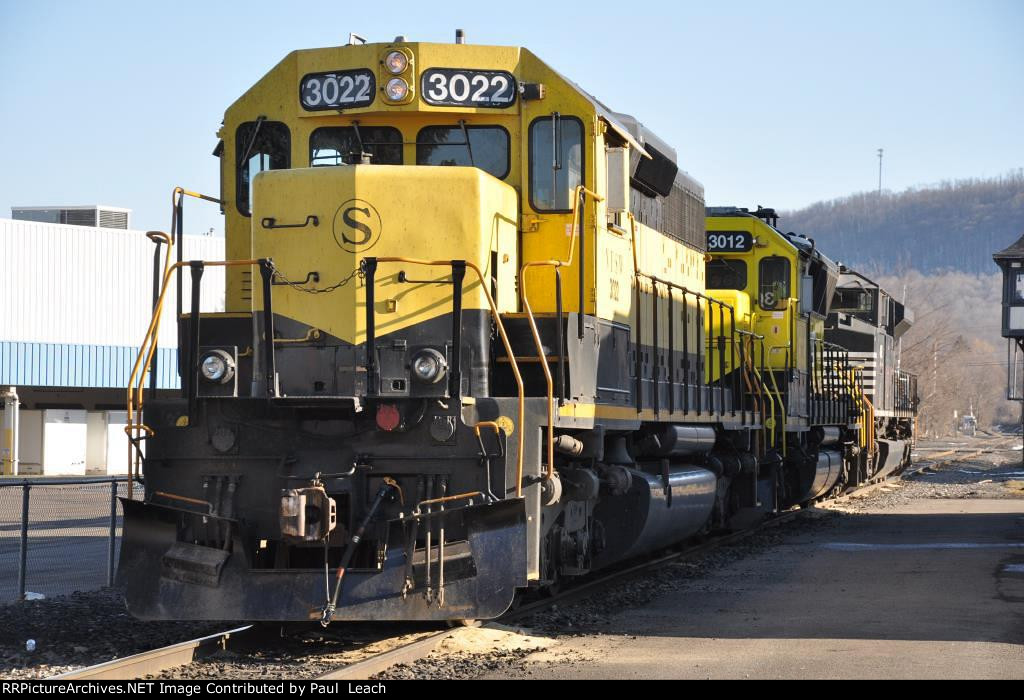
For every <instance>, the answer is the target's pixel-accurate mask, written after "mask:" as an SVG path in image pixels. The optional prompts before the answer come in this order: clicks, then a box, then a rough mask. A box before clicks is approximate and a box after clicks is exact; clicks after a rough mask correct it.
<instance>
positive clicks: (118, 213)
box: [11, 205, 132, 229]
mask: <svg viewBox="0 0 1024 700" xmlns="http://www.w3.org/2000/svg"><path fill="white" fill-rule="evenodd" d="M131 213H132V210H131V209H122V208H120V207H105V206H99V205H90V206H84V207H12V208H11V218H12V219H18V220H21V221H41V222H43V223H47V224H69V225H71V226H92V227H97V226H98V227H100V228H119V229H127V228H128V227H129V225H130V224H131Z"/></svg>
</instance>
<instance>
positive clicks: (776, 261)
mask: <svg viewBox="0 0 1024 700" xmlns="http://www.w3.org/2000/svg"><path fill="white" fill-rule="evenodd" d="M788 298H789V259H788V258H783V257H780V256H775V255H773V256H772V257H770V258H761V265H760V267H759V268H758V284H757V303H758V304H759V305H760V307H761V308H762V309H769V310H771V309H781V308H782V307H783V305H784V303H785V300H786V299H788Z"/></svg>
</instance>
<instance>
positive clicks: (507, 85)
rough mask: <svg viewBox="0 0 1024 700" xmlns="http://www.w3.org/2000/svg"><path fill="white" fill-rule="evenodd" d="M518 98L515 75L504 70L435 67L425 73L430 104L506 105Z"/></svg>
mask: <svg viewBox="0 0 1024 700" xmlns="http://www.w3.org/2000/svg"><path fill="white" fill-rule="evenodd" d="M515 98H516V81H515V78H514V77H512V75H511V74H510V73H506V72H504V71H463V70H452V69H447V68H434V69H431V70H428V71H425V72H424V73H423V99H424V100H425V101H426V102H427V103H429V104H434V105H463V106H472V107H507V106H509V105H510V104H512V103H513V102H515Z"/></svg>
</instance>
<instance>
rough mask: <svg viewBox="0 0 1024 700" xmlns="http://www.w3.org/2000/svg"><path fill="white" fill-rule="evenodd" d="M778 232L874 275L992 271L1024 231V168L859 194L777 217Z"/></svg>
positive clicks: (982, 272)
mask: <svg viewBox="0 0 1024 700" xmlns="http://www.w3.org/2000/svg"><path fill="white" fill-rule="evenodd" d="M779 216H780V218H779V228H781V229H782V230H784V231H795V232H796V233H802V234H806V235H807V236H808V237H810V238H813V239H815V241H816V242H817V244H818V247H819V248H820V249H822V250H824V251H827V253H826V254H827V255H828V256H829V257H831V258H832V259H833V260H836V261H838V262H844V263H846V264H848V265H851V266H853V267H856V268H858V269H861V270H865V271H869V272H871V273H874V274H890V275H891V274H899V273H902V272H905V271H908V270H917V271H919V272H922V273H925V274H928V273H933V272H941V271H947V270H957V271H961V272H967V273H971V274H990V273H992V272H994V271H995V269H996V268H995V265H994V264H993V263H992V253H993V252H995V251H997V250H1001V249H1003V248H1005V247H1006V246H1008V245H1009V244H1011V243H1013V242H1014V241H1015V240H1017V238H1018V237H1019V236H1020V235H1021V234H1022V233H1024V170H1016V171H1012V172H1010V173H1008V174H1007V175H1005V176H1003V177H1000V178H995V179H990V180H958V181H956V182H944V183H942V184H939V185H936V186H928V187H915V188H911V189H908V190H906V191H904V192H900V193H892V192H885V191H883V192H882V194H881V196H879V195H878V193H877V192H870V193H859V194H854V195H850V196H848V197H843V198H841V199H835V200H832V201H830V202H819V203H817V204H813V205H811V206H809V207H807V208H806V209H801V210H799V211H794V212H780V214H779Z"/></svg>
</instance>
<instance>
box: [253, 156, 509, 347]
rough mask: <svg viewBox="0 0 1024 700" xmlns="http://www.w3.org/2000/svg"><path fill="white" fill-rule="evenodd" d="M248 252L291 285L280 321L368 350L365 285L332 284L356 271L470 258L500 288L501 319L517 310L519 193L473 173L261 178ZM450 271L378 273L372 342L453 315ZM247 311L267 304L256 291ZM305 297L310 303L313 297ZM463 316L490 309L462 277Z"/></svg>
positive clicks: (385, 171)
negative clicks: (367, 262)
mask: <svg viewBox="0 0 1024 700" xmlns="http://www.w3.org/2000/svg"><path fill="white" fill-rule="evenodd" d="M253 200H254V206H253V218H252V252H253V256H254V257H260V258H263V257H266V258H271V259H273V261H274V264H275V267H276V269H277V270H278V271H279V276H280V278H282V279H287V280H288V281H289V282H292V283H295V282H302V281H303V280H306V282H305V283H304V284H301V285H298V286H301V287H303V289H299V288H297V286H295V285H294V284H293V285H291V286H289V285H278V286H276V287H275V289H274V300H273V302H274V305H273V308H274V313H275V316H284V317H287V318H288V319H291V320H294V321H296V322H299V323H301V324H303V325H305V326H310V327H314V328H317V329H319V330H320V331H322V332H324V333H326V334H327V335H328V336H330V337H333V338H337V339H339V340H342V341H344V342H347V343H351V344H359V343H362V342H365V339H366V325H365V323H366V322H365V316H366V314H365V310H366V295H365V285H363V284H361V283H358V282H357V283H355V284H352V283H349V284H343V285H340V286H336V285H339V282H341V281H343V280H346V279H347V278H352V277H353V275H358V271H359V267H360V264H361V262H362V261H363V260H364V259H366V258H368V257H373V258H377V259H381V258H391V257H401V258H406V259H423V260H435V259H438V258H440V259H445V260H453V259H460V260H466V261H468V262H472V263H474V264H476V265H477V266H478V267H479V268H480V269H481V270H483V271H485V272H486V275H487V276H490V277H492V278H494V279H495V280H496V282H497V286H496V291H497V295H496V296H497V302H498V305H499V310H501V311H512V310H514V307H515V303H516V300H515V294H514V291H513V290H512V287H513V284H514V282H513V280H514V279H515V274H516V270H517V269H518V268H517V246H516V222H517V211H518V209H517V194H516V191H515V190H514V189H513V188H512V187H511V186H509V185H508V184H506V183H504V182H502V181H500V180H498V179H496V178H494V177H492V176H490V175H488V174H487V173H485V172H483V171H481V170H479V169H477V168H470V167H443V166H397V165H356V166H342V167H332V168H307V169H297V170H281V171H269V172H264V173H260V174H259V175H258V176H257V177H256V178H255V180H254V186H253ZM447 272H448V271H447V270H443V269H428V268H424V267H420V266H417V265H415V264H410V263H389V264H387V265H382V266H381V268H380V269H379V270H378V271H377V273H376V288H375V292H376V294H375V296H374V303H375V309H374V311H375V313H376V314H377V315H378V317H379V318H378V321H377V328H376V331H377V333H378V334H380V333H382V332H386V333H393V332H396V331H399V330H402V329H405V328H408V327H411V326H414V325H417V324H423V323H426V322H429V321H430V320H431V319H435V318H437V317H439V316H442V315H445V314H447V313H450V310H451V298H452V288H451V285H450V284H444V280H445V279H447V278H448V275H447V274H446V273H447ZM254 292H255V293H256V298H254V305H255V307H256V308H257V309H258V308H260V306H261V304H262V300H261V299H260V298H259V290H254ZM308 292H312V294H310V293H308ZM462 303H463V308H464V309H467V310H473V309H482V310H486V309H487V308H488V306H487V301H486V298H485V297H484V295H483V294H482V293H481V291H480V289H479V283H478V282H477V281H476V280H474V279H467V281H466V288H465V293H464V297H463V300H462Z"/></svg>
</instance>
